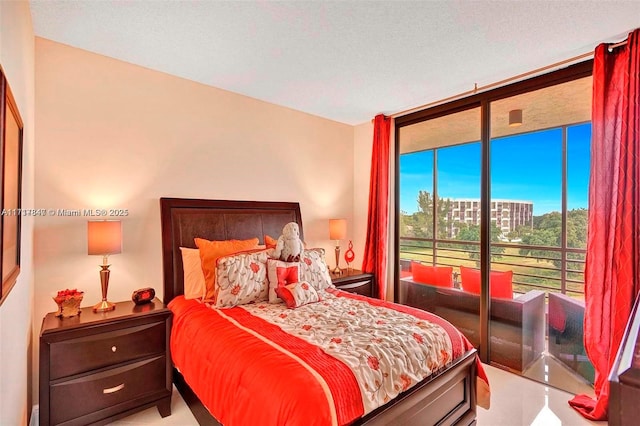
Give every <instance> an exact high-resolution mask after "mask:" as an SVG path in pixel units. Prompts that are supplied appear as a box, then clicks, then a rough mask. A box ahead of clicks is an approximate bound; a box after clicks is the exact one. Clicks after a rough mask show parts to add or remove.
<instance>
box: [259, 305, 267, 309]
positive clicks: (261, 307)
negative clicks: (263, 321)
mask: <svg viewBox="0 0 640 426" xmlns="http://www.w3.org/2000/svg"><path fill="white" fill-rule="evenodd" d="M266 308H267V307H266V306H264V305H258V309H266Z"/></svg>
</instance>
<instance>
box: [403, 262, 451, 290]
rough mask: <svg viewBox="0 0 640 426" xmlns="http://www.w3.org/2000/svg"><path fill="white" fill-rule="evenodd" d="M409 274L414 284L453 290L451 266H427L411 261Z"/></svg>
mask: <svg viewBox="0 0 640 426" xmlns="http://www.w3.org/2000/svg"><path fill="white" fill-rule="evenodd" d="M411 272H412V273H413V280H414V281H415V282H418V283H422V284H430V285H435V286H438V287H449V288H453V268H452V267H451V266H427V265H423V264H422V263H419V262H414V261H411Z"/></svg>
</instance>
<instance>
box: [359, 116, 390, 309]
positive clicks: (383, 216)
mask: <svg viewBox="0 0 640 426" xmlns="http://www.w3.org/2000/svg"><path fill="white" fill-rule="evenodd" d="M390 131H391V118H390V117H385V116H384V115H382V114H380V115H377V116H376V118H375V119H374V120H373V150H372V152H371V179H370V181H369V214H368V215H367V240H366V243H365V245H364V259H363V261H362V270H363V271H364V272H370V273H373V274H374V275H375V277H376V283H377V285H378V297H379V298H380V299H382V300H385V297H386V293H387V251H388V241H387V237H388V227H389V137H390Z"/></svg>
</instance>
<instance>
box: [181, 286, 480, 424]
mask: <svg viewBox="0 0 640 426" xmlns="http://www.w3.org/2000/svg"><path fill="white" fill-rule="evenodd" d="M334 294H335V295H336V296H338V297H339V298H349V299H356V300H360V301H363V302H366V303H368V304H369V305H372V306H379V307H384V308H390V309H392V310H394V311H397V312H403V313H407V314H410V315H412V316H413V317H415V318H417V319H419V320H426V321H429V322H431V323H435V324H437V325H439V326H440V327H442V328H443V329H444V330H445V331H446V333H447V334H448V336H449V338H450V340H451V350H452V359H456V358H458V357H460V356H461V355H463V354H464V353H465V352H466V351H467V350H469V349H471V347H472V346H471V344H470V343H469V342H468V341H467V339H466V338H464V336H462V334H461V333H460V332H458V331H457V330H456V329H455V327H453V326H452V325H451V324H450V323H448V322H447V321H445V320H443V319H442V318H440V317H437V316H435V315H433V314H430V313H428V312H424V311H421V310H418V309H414V308H410V307H407V306H403V305H397V304H393V303H388V302H383V301H380V300H376V299H370V298H366V297H362V296H358V295H353V294H351V293H346V292H342V291H334ZM267 307H268V304H267ZM319 307H320V308H321V306H320V305H319ZM169 308H170V309H171V310H172V312H173V313H174V318H173V328H172V332H171V354H172V358H173V362H174V364H175V366H176V367H177V368H178V370H179V371H180V372H181V373H182V374H183V376H184V378H185V380H186V381H187V383H188V384H189V386H190V387H191V388H192V389H193V391H194V392H195V393H196V394H197V395H198V397H199V398H200V400H201V401H202V403H203V404H204V405H205V406H206V407H207V409H208V410H209V411H210V412H211V414H212V415H213V416H214V417H216V419H217V420H218V421H220V422H221V423H222V424H224V425H267V424H277V425H301V426H302V425H304V426H307V425H344V424H349V423H351V422H353V421H354V420H356V419H357V418H359V417H361V416H362V415H363V414H366V413H365V407H364V405H363V395H362V390H361V386H359V384H358V380H357V378H356V376H355V375H354V372H353V371H352V370H351V368H350V367H349V366H348V365H347V363H345V362H341V361H339V360H337V359H336V358H335V357H334V356H332V355H329V354H328V353H327V351H324V350H322V349H321V348H320V347H319V346H316V345H314V344H312V343H309V342H308V341H306V340H305V339H302V338H300V337H297V336H293V335H291V334H288V333H286V332H285V331H283V329H282V328H281V327H279V326H278V325H276V324H274V323H272V322H269V321H266V320H265V319H264V318H260V317H259V316H256V315H252V314H251V313H250V312H249V311H247V310H246V309H244V308H242V307H235V308H231V309H223V310H217V309H211V308H210V307H209V306H208V305H206V304H203V303H200V302H198V301H195V300H186V299H184V297H182V296H180V297H177V298H176V299H174V300H173V301H172V302H171V303H170V304H169ZM299 309H300V308H299ZM283 315H284V314H283ZM376 362H377V361H376ZM370 367H377V366H374V365H370ZM477 370H478V379H479V380H478V386H477V388H478V403H479V405H481V406H485V407H488V402H489V387H488V382H487V379H486V375H485V373H484V370H483V369H482V365H481V364H480V363H479V362H478V369H477ZM402 376H404V375H402ZM402 378H403V379H404V377H402ZM376 384H378V383H377V382H376ZM401 390H403V389H400V391H401Z"/></svg>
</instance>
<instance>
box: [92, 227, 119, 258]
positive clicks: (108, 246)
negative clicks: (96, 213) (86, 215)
mask: <svg viewBox="0 0 640 426" xmlns="http://www.w3.org/2000/svg"><path fill="white" fill-rule="evenodd" d="M87 225H88V227H87V243H88V244H87V246H88V250H87V252H88V254H97V255H101V256H104V255H109V254H117V253H121V252H122V222H121V221H119V220H90V221H89V222H88V223H87Z"/></svg>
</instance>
